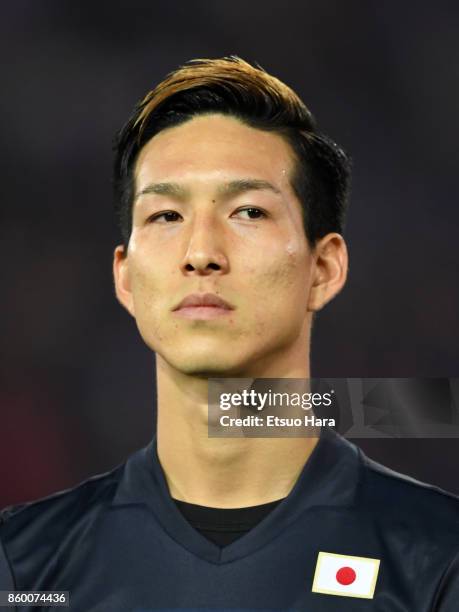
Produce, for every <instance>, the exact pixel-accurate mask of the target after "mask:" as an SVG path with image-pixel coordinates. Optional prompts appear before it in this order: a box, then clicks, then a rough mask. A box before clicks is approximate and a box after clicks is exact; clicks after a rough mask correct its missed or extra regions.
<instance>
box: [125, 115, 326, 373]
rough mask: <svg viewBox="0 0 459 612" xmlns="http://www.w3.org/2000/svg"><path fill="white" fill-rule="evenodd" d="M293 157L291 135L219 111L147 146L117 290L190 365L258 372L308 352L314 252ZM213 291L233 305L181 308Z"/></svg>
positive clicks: (162, 343) (169, 357) (156, 343)
mask: <svg viewBox="0 0 459 612" xmlns="http://www.w3.org/2000/svg"><path fill="white" fill-rule="evenodd" d="M293 166H294V158H293V153H292V150H291V148H290V146H289V145H288V144H287V143H286V141H285V140H284V139H283V138H282V137H281V136H279V135H277V134H274V133H269V132H264V131H261V130H257V129H254V128H251V127H248V126H246V125H244V124H243V123H241V122H240V121H238V120H236V119H234V118H231V117H225V116H223V115H217V114H216V115H207V116H200V117H196V118H194V119H192V120H190V121H188V122H186V123H184V124H182V125H179V126H177V127H173V128H169V129H167V130H164V131H162V132H160V133H159V134H158V135H157V136H155V137H154V138H152V139H151V140H150V141H149V142H148V143H147V144H146V145H145V146H144V148H143V149H142V151H141V152H140V155H139V158H138V160H137V163H136V167H135V193H136V197H135V201H134V204H133V224H132V234H131V238H130V242H129V248H128V252H127V256H126V258H125V259H123V257H122V254H121V249H120V248H118V250H117V253H116V254H115V282H116V288H117V294H118V297H119V299H120V301H121V302H122V303H123V304H124V305H125V306H126V308H127V309H128V310H129V311H130V312H131V314H132V315H133V316H134V317H135V319H136V322H137V325H138V328H139V330H140V333H141V335H142V337H143V339H144V340H145V342H146V344H147V345H148V346H149V347H150V348H151V349H152V350H154V351H155V352H156V353H157V354H158V355H159V356H160V357H161V358H163V359H164V360H165V361H166V362H167V363H168V364H169V365H170V366H172V367H173V368H175V369H177V370H179V371H180V372H183V373H186V374H191V375H203V376H213V375H214V376H219V375H226V376H250V375H256V373H257V371H259V369H260V368H264V371H266V367H265V366H269V364H271V363H273V364H275V363H276V362H277V363H279V364H280V363H281V362H282V359H283V357H286V356H288V354H289V353H292V352H296V353H297V354H298V351H300V352H302V353H303V354H304V358H305V360H306V358H307V351H308V344H309V327H310V317H311V309H310V307H309V297H310V290H311V285H312V283H313V279H312V276H313V270H314V258H313V254H312V253H311V250H310V248H309V246H308V243H307V240H306V237H305V233H304V229H303V221H302V214H301V205H300V203H299V201H298V199H297V197H296V196H295V194H294V192H293V190H292V187H291V182H290V179H291V175H292V171H293ZM248 209H249V210H248ZM251 209H253V210H251ZM166 213H167V214H166ZM205 293H211V294H214V295H216V296H218V297H219V298H221V299H223V300H225V301H226V302H228V303H229V304H230V305H231V306H232V309H231V310H226V311H220V310H216V309H212V308H211V307H207V308H204V309H203V308H201V309H192V310H189V309H188V310H174V309H175V308H176V307H177V305H178V304H179V303H180V302H181V301H182V300H183V299H184V298H185V297H187V296H189V295H190V294H200V295H202V294H205ZM207 313H208V314H207ZM277 376H282V373H281V372H278V373H277Z"/></svg>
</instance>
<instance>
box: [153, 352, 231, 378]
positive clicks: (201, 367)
mask: <svg viewBox="0 0 459 612" xmlns="http://www.w3.org/2000/svg"><path fill="white" fill-rule="evenodd" d="M174 353H175V352H174ZM228 353H230V352H228ZM161 355H162V357H163V359H164V360H165V361H166V362H167V363H168V364H169V366H170V367H172V368H174V369H175V370H177V371H178V372H181V373H182V374H186V375H188V376H198V377H202V378H223V377H233V378H234V377H237V376H238V374H237V373H238V372H240V371H242V364H240V363H239V362H238V361H236V360H235V359H234V357H235V355H234V354H233V355H231V354H226V355H221V358H219V356H218V353H217V352H216V351H212V352H211V353H209V352H208V351H205V352H202V353H201V354H199V352H198V351H193V352H192V351H190V350H187V351H185V350H182V351H180V353H179V355H177V353H175V354H173V355H172V354H170V353H169V354H168V352H167V351H166V352H164V353H161Z"/></svg>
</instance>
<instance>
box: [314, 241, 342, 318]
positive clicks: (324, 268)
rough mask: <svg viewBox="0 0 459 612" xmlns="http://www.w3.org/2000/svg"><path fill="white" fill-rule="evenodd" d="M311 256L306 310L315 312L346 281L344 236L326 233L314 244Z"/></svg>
mask: <svg viewBox="0 0 459 612" xmlns="http://www.w3.org/2000/svg"><path fill="white" fill-rule="evenodd" d="M313 257H314V260H315V261H314V272H313V275H312V285H311V291H310V293H309V302H308V310H309V311H312V312H315V311H317V310H320V309H321V308H323V307H324V306H325V304H327V302H329V301H330V300H332V299H333V298H334V297H335V295H337V294H338V293H339V292H340V291H341V289H342V288H343V286H344V283H345V282H346V278H347V269H348V254H347V247H346V243H345V242H344V238H343V237H342V236H341V235H340V234H336V233H331V234H327V235H326V236H324V237H323V238H321V239H320V240H319V242H318V243H317V244H316V246H315V248H314V251H313Z"/></svg>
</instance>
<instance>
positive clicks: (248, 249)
mask: <svg viewBox="0 0 459 612" xmlns="http://www.w3.org/2000/svg"><path fill="white" fill-rule="evenodd" d="M348 176H349V163H348V160H347V158H346V156H345V154H344V153H343V152H342V151H341V150H340V149H339V148H338V147H337V146H336V145H335V144H334V143H333V142H332V141H330V140H329V139H328V138H326V137H325V136H323V135H321V134H320V133H319V132H318V131H317V128H316V126H315V123H314V121H313V119H312V117H311V115H310V113H309V111H308V110H307V108H306V107H305V106H304V104H303V103H302V102H301V100H300V99H299V98H298V96H297V95H296V94H295V93H294V92H293V91H292V90H291V89H289V88H288V87H287V86H286V85H284V84H283V83H281V82H280V81H278V80H277V79H276V78H274V77H272V76H270V75H268V74H267V73H265V72H264V71H262V70H261V69H259V68H255V67H253V66H250V65H249V64H247V63H246V62H244V61H242V60H240V59H238V58H224V59H221V60H198V61H194V62H190V63H188V64H187V65H186V66H184V67H182V68H181V69H179V70H178V71H176V72H175V73H172V74H171V75H169V76H168V77H167V78H166V79H165V80H164V81H163V82H162V83H161V84H160V85H158V86H157V87H156V88H155V89H154V90H153V91H152V92H150V93H149V94H148V95H147V96H146V98H145V99H144V100H143V102H142V103H141V104H140V105H139V106H138V107H137V108H136V109H135V111H134V114H133V116H132V117H131V119H130V120H129V121H128V123H127V124H126V125H125V127H124V128H123V129H122V131H121V132H120V134H119V137H118V140H117V157H116V163H115V180H116V189H117V211H118V217H119V220H120V225H121V232H122V236H123V244H122V245H120V246H118V247H117V248H116V249H115V254H114V266H113V269H114V279H115V289H116V295H117V297H118V300H119V301H120V302H121V304H122V305H123V306H124V307H125V308H126V309H127V310H128V312H129V313H130V314H131V315H132V316H133V317H134V318H135V320H136V323H137V325H138V328H139V331H140V334H141V336H142V338H143V339H144V341H145V342H146V343H147V345H148V346H149V347H150V348H151V349H152V350H153V351H154V352H155V354H156V365H157V390H158V406H157V412H158V422H157V435H156V436H155V438H154V440H153V441H152V443H151V444H150V445H149V446H148V447H147V448H145V449H143V450H141V451H139V452H138V453H136V454H135V455H134V456H133V457H131V458H129V459H128V461H127V462H126V463H125V464H123V465H121V466H119V467H118V468H116V469H115V470H113V471H112V472H110V473H108V474H104V475H101V476H97V477H95V478H93V479H90V480H89V481H87V482H85V483H83V484H81V485H80V486H78V487H76V488H74V489H72V490H69V491H64V492H61V493H58V494H56V495H54V496H51V497H48V498H45V499H43V500H40V501H38V502H35V503H32V504H25V505H23V506H20V507H17V508H12V509H7V510H5V511H4V512H3V515H2V524H1V526H0V542H1V543H2V550H3V553H2V555H0V568H1V569H0V576H1V577H2V579H1V583H0V588H1V589H6V590H14V589H15V590H17V591H20V590H35V591H50V590H52V591H69V592H70V609H72V610H78V611H81V612H96V611H97V612H99V611H104V612H105V611H107V612H118V611H120V612H121V611H123V612H124V611H127V610H129V611H131V610H132V611H137V612H139V611H140V610H144V611H146V610H176V609H180V610H197V609H200V610H201V609H205V610H268V609H269V610H276V611H280V610H282V611H285V610H308V611H309V610H310V611H318V610H320V611H325V612H327V611H332V610H333V611H335V610H340V611H344V610H352V611H353V612H356V611H360V610H362V611H364V610H365V611H366V610H378V611H384V612H390V611H394V612H395V611H397V612H399V611H402V610H403V611H405V610H406V611H412V612H427V611H434V610H435V611H437V612H438V611H442V612H453V610H454V611H457V610H458V609H459V558H458V555H457V552H458V542H459V529H458V516H459V515H458V510H459V503H458V500H457V498H455V497H454V496H452V495H450V494H448V493H445V492H442V491H440V490H438V489H436V488H434V487H430V486H427V485H423V484H421V483H418V482H415V481H413V480H411V479H409V478H406V477H404V476H401V475H398V474H395V473H393V472H391V471H389V470H387V469H385V468H384V467H382V466H379V465H377V464H375V463H374V462H372V461H371V460H369V459H367V458H366V457H365V456H364V455H363V454H362V453H361V452H360V451H359V450H358V449H357V448H356V447H355V446H353V445H352V444H350V443H348V442H346V441H345V440H343V439H342V438H341V437H339V436H338V435H337V434H335V433H334V432H333V431H332V430H331V429H329V428H323V429H322V430H321V432H320V437H317V436H316V437H269V438H263V437H247V436H243V437H237V438H221V437H209V435H208V421H209V416H208V387H209V382H208V379H209V378H245V379H247V378H249V379H264V378H276V379H308V378H309V344H310V331H311V323H312V318H313V316H314V313H315V312H317V311H318V310H320V309H321V308H322V307H323V306H324V305H325V304H326V303H327V302H328V301H329V300H331V299H332V298H333V297H334V296H335V295H336V294H337V293H338V292H339V291H340V290H341V289H342V287H343V285H344V283H345V280H346V272H347V251H346V246H345V243H344V240H343V238H342V235H341V234H342V229H343V220H344V212H345V207H346V198H347V190H348ZM133 418H135V415H134V413H133ZM46 605H48V604H45V607H46ZM29 609H34V608H33V605H30V608H29Z"/></svg>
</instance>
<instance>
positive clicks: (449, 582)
mask: <svg viewBox="0 0 459 612" xmlns="http://www.w3.org/2000/svg"><path fill="white" fill-rule="evenodd" d="M458 606H459V552H457V553H456V556H455V557H454V559H453V561H452V562H451V563H450V565H449V567H448V569H447V570H446V572H445V574H444V576H443V579H442V581H441V583H440V586H439V588H438V591H437V596H436V598H435V604H434V606H433V608H432V612H457V610H458V609H459V608H458Z"/></svg>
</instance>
